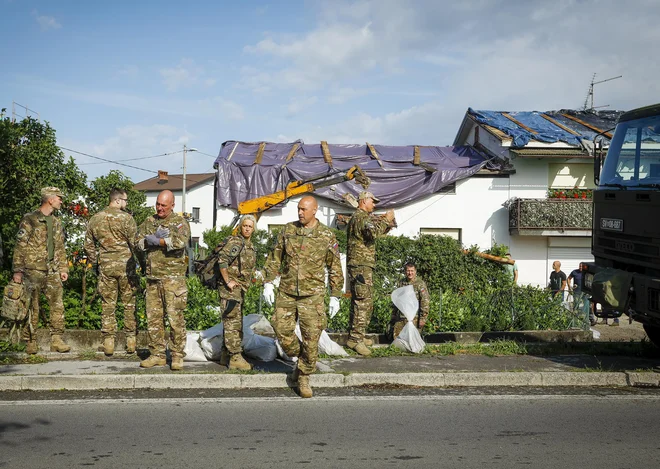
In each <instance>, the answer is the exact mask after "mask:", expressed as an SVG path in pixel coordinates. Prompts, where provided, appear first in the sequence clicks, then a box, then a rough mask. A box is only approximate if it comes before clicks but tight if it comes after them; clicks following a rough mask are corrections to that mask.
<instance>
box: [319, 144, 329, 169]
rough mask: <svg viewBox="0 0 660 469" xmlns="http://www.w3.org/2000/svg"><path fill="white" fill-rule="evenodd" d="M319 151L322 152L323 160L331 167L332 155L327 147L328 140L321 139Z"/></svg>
mask: <svg viewBox="0 0 660 469" xmlns="http://www.w3.org/2000/svg"><path fill="white" fill-rule="evenodd" d="M321 151H322V152H323V161H325V162H326V163H328V165H330V167H331V168H332V156H331V155H330V149H329V148H328V142H326V141H325V140H322V141H321Z"/></svg>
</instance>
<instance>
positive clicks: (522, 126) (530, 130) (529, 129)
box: [502, 112, 538, 134]
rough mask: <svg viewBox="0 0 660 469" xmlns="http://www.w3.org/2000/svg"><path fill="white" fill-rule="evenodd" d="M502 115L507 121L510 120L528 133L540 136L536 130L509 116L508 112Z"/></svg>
mask: <svg viewBox="0 0 660 469" xmlns="http://www.w3.org/2000/svg"><path fill="white" fill-rule="evenodd" d="M502 115H503V116H504V117H506V118H507V119H509V120H510V121H511V122H513V123H514V124H516V125H517V126H519V127H521V128H523V129H525V130H526V131H527V132H530V133H533V134H538V132H537V131H536V130H534V129H531V128H529V127H527V126H526V125H525V124H523V123H522V122H519V121H517V120H516V119H515V118H514V117H513V116H511V115H509V114H507V113H506V112H503V113H502Z"/></svg>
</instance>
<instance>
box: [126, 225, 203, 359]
mask: <svg viewBox="0 0 660 469" xmlns="http://www.w3.org/2000/svg"><path fill="white" fill-rule="evenodd" d="M160 227H163V228H167V229H169V230H170V235H169V238H166V239H165V242H166V246H165V247H160V246H159V247H152V246H144V243H143V242H142V241H138V242H137V243H136V244H137V245H138V247H139V248H140V249H144V250H145V251H146V253H147V272H146V273H147V291H146V300H147V327H148V335H149V351H150V352H151V356H156V357H159V358H165V317H166V316H167V319H168V320H169V323H170V331H171V332H170V353H171V354H172V357H173V358H177V357H183V356H184V352H183V349H184V348H185V345H186V321H185V319H184V317H183V310H184V309H186V302H187V300H188V288H187V286H186V271H187V269H188V257H187V255H186V247H187V246H188V240H189V238H190V226H189V225H188V222H187V221H186V220H185V219H184V218H183V217H182V216H181V215H179V214H177V213H174V212H172V213H170V214H169V215H168V216H167V217H165V218H163V219H161V218H158V216H157V215H153V216H151V217H149V218H147V219H146V220H145V221H144V223H142V224H141V225H140V227H139V228H138V235H137V238H136V239H137V240H142V239H143V238H144V237H145V236H147V235H150V234H155V233H156V230H158V228H160Z"/></svg>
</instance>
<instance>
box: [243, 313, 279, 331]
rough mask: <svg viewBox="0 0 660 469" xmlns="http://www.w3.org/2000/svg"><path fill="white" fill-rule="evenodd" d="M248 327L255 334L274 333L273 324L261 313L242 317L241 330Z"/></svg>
mask: <svg viewBox="0 0 660 469" xmlns="http://www.w3.org/2000/svg"><path fill="white" fill-rule="evenodd" d="M248 328H249V329H250V330H251V331H252V332H254V333H255V334H259V335H271V334H275V331H274V330H273V326H271V325H270V322H269V321H268V319H266V317H265V316H264V315H263V314H248V315H247V316H245V317H243V331H244V333H245V331H246V330H247V329H248Z"/></svg>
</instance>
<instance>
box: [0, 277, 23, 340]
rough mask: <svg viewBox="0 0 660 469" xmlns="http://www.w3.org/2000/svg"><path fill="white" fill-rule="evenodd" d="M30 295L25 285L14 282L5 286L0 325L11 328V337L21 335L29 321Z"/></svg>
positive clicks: (0, 311)
mask: <svg viewBox="0 0 660 469" xmlns="http://www.w3.org/2000/svg"><path fill="white" fill-rule="evenodd" d="M28 299H29V294H28V291H27V289H26V288H25V285H24V284H23V283H16V282H14V281H13V280H12V281H10V282H9V283H8V284H7V285H6V286H5V291H4V294H3V297H2V309H0V323H2V324H5V325H7V326H9V327H10V331H9V336H10V338H11V336H13V335H14V332H16V335H17V336H18V335H20V330H21V329H22V328H23V326H24V325H25V323H26V322H27V321H28V319H29V311H28V306H29V304H28V303H29V301H28Z"/></svg>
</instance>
